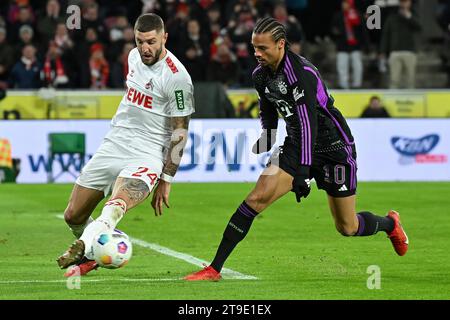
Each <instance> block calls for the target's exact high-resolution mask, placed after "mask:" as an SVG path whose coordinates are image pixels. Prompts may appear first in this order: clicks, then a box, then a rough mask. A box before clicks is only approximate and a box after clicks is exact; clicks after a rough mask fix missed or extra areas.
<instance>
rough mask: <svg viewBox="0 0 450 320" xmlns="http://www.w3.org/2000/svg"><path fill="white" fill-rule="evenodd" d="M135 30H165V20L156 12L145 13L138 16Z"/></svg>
mask: <svg viewBox="0 0 450 320" xmlns="http://www.w3.org/2000/svg"><path fill="white" fill-rule="evenodd" d="M134 30H135V31H136V30H137V31H139V32H149V31H153V30H156V31H157V32H160V31H161V30H162V31H164V22H163V20H162V19H161V17H160V16H158V15H157V14H154V13H145V14H143V15H141V16H139V18H137V20H136V23H135V24H134Z"/></svg>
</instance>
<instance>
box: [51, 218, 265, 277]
mask: <svg viewBox="0 0 450 320" xmlns="http://www.w3.org/2000/svg"><path fill="white" fill-rule="evenodd" d="M56 217H57V218H58V219H64V215H62V214H57V215H56ZM130 240H131V242H132V243H134V244H137V245H138V246H141V247H144V248H147V249H150V250H153V251H156V252H159V253H161V254H164V255H166V256H170V257H173V258H176V259H180V260H183V261H185V262H187V263H190V264H193V265H196V266H199V267H203V265H204V264H206V265H208V262H207V261H206V260H202V259H199V258H196V257H194V256H191V255H189V254H186V253H182V252H178V251H175V250H172V249H169V248H166V247H163V246H160V245H159V244H156V243H150V242H147V241H144V240H140V239H136V238H131V237H130ZM221 274H222V277H223V278H224V279H239V280H257V279H258V278H257V277H255V276H250V275H246V274H243V273H240V272H237V271H234V270H231V269H228V268H223V269H222V271H221Z"/></svg>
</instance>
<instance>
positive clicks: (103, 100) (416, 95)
mask: <svg viewBox="0 0 450 320" xmlns="http://www.w3.org/2000/svg"><path fill="white" fill-rule="evenodd" d="M330 93H331V95H332V96H333V98H334V100H335V105H336V107H337V108H338V109H339V110H341V112H342V114H343V115H344V116H345V117H348V118H358V117H360V116H361V113H362V112H363V110H364V108H365V107H366V106H367V105H368V103H369V100H370V98H371V97H372V96H378V97H380V98H381V101H382V104H383V105H384V106H385V108H386V109H387V110H388V112H389V114H390V115H391V116H392V117H401V118H421V117H432V118H448V117H450V90H429V91H419V90H414V91H412V90H405V91H401V90H398V91H397V90H396V91H394V90H392V91H391V90H357V91H349V90H331V91H330ZM123 94H124V91H122V90H120V91H55V94H54V97H52V98H51V99H48V98H47V99H44V98H43V97H42V95H40V94H39V93H38V91H10V92H8V95H7V97H6V98H5V99H3V100H2V101H0V119H111V118H112V117H113V116H114V114H115V113H116V110H117V107H118V106H119V103H120V101H121V99H122V97H123ZM228 96H229V99H230V101H231V103H232V104H233V106H234V108H235V110H236V115H237V117H242V118H250V117H251V118H257V117H258V114H259V108H258V98H257V95H256V91H255V90H253V89H245V90H229V91H228Z"/></svg>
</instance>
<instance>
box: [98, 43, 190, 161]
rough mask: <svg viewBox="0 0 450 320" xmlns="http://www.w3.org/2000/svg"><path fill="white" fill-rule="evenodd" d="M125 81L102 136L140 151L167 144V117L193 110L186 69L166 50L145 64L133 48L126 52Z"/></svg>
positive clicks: (168, 138) (168, 128)
mask: <svg viewBox="0 0 450 320" xmlns="http://www.w3.org/2000/svg"><path fill="white" fill-rule="evenodd" d="M126 83H127V91H126V92H125V95H124V96H123V98H122V101H121V102H120V104H119V107H118V109H117V112H116V114H115V116H114V117H113V119H112V121H111V126H112V128H111V130H110V132H109V133H108V135H107V136H106V138H107V139H108V138H109V139H111V140H115V141H117V140H118V141H119V142H124V143H125V144H132V145H131V147H133V148H134V149H140V150H142V151H143V152H150V151H151V152H155V150H163V149H164V147H166V148H167V147H169V145H170V137H171V135H172V128H171V127H170V118H171V117H183V116H188V115H190V114H192V113H193V112H194V88H193V85H192V80H191V77H190V76H189V74H188V72H187V70H186V68H185V67H184V66H183V64H182V63H181V62H180V61H179V60H178V59H177V58H176V57H175V56H174V55H173V54H172V53H171V52H170V51H169V50H167V54H166V55H165V56H164V58H163V59H161V60H160V61H158V62H157V63H155V64H154V65H152V66H147V65H145V64H144V63H143V62H142V60H141V57H140V54H139V51H138V49H137V48H134V49H133V50H131V51H130V53H129V55H128V75H127V82H126ZM161 152H162V151H161ZM158 156H159V157H161V156H162V155H158Z"/></svg>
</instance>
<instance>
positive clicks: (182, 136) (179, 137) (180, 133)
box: [152, 116, 190, 216]
mask: <svg viewBox="0 0 450 320" xmlns="http://www.w3.org/2000/svg"><path fill="white" fill-rule="evenodd" d="M189 120H190V116H184V117H172V118H171V120H170V124H171V127H172V138H171V143H170V147H169V151H168V153H167V155H166V160H165V162H164V168H163V170H162V173H161V177H160V180H159V182H158V185H157V186H156V189H155V192H154V193H153V199H152V207H153V209H154V210H155V215H156V216H158V215H161V214H162V209H163V204H164V205H165V206H166V207H167V208H169V193H170V184H171V182H172V179H173V177H174V176H175V174H176V172H177V170H178V167H179V165H180V161H181V157H182V156H183V150H184V146H185V145H186V142H187V137H188V131H187V130H188V127H189Z"/></svg>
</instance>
